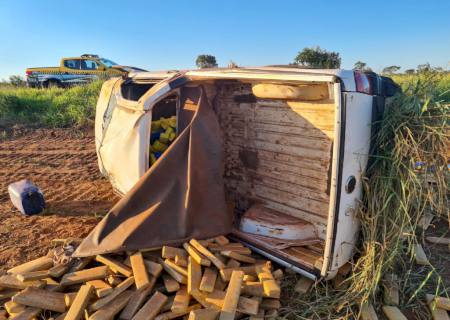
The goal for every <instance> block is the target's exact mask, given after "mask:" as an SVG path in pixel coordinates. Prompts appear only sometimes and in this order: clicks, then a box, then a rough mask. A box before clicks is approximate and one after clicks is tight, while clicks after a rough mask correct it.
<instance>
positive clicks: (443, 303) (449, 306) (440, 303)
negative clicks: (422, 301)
mask: <svg viewBox="0 0 450 320" xmlns="http://www.w3.org/2000/svg"><path fill="white" fill-rule="evenodd" d="M432 297H433V298H434V302H435V303H436V307H437V308H441V309H444V310H447V311H450V299H449V298H445V297H434V296H432Z"/></svg>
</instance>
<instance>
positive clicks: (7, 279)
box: [0, 274, 46, 289]
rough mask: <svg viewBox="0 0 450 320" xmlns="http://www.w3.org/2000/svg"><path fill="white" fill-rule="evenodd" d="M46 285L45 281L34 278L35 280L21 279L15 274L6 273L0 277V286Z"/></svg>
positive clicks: (22, 287)
mask: <svg viewBox="0 0 450 320" xmlns="http://www.w3.org/2000/svg"><path fill="white" fill-rule="evenodd" d="M45 285H46V282H45V281H42V280H33V281H23V282H22V281H20V280H19V279H17V277H16V275H15V274H5V275H3V276H1V277H0V288H11V289H25V288H28V287H34V288H43V287H44V286H45Z"/></svg>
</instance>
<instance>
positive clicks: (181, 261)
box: [174, 254, 188, 267]
mask: <svg viewBox="0 0 450 320" xmlns="http://www.w3.org/2000/svg"><path fill="white" fill-rule="evenodd" d="M174 261H175V264H176V265H177V266H180V267H187V265H188V261H187V257H184V256H180V255H178V254H177V255H176V256H175V260H174Z"/></svg>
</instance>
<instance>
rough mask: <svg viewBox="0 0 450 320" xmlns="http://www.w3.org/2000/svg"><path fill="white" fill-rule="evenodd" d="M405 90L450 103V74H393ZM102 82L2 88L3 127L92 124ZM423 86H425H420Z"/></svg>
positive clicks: (0, 115)
mask: <svg viewBox="0 0 450 320" xmlns="http://www.w3.org/2000/svg"><path fill="white" fill-rule="evenodd" d="M392 78H393V79H394V80H395V81H396V82H397V83H399V84H400V85H401V86H402V88H403V89H404V90H407V89H408V88H409V87H416V85H417V84H418V83H423V82H426V83H427V86H426V87H429V88H430V89H431V90H437V91H438V92H439V94H440V96H439V99H440V100H442V101H443V102H445V103H449V102H450V73H445V72H441V73H433V74H429V73H427V74H419V75H418V74H414V75H393V76H392ZM101 86H102V82H101V81H97V82H93V83H91V84H88V85H85V86H76V87H72V88H69V89H62V88H51V89H32V88H16V87H13V86H9V85H3V86H0V126H8V125H13V124H22V125H33V126H39V127H49V128H51V127H53V128H55V127H70V126H85V125H89V124H92V123H93V121H94V117H95V105H96V103H97V98H98V94H99V92H100V89H101ZM421 87H423V86H421Z"/></svg>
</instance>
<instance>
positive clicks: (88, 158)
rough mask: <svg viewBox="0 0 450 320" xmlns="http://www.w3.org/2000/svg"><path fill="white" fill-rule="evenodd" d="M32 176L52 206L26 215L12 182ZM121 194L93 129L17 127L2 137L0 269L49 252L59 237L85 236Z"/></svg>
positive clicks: (0, 144)
mask: <svg viewBox="0 0 450 320" xmlns="http://www.w3.org/2000/svg"><path fill="white" fill-rule="evenodd" d="M24 178H28V179H30V180H31V181H33V182H34V183H35V184H37V185H38V186H39V188H41V190H42V191H43V193H44V196H45V199H46V202H47V208H46V210H45V212H44V213H43V214H41V215H37V216H32V217H26V216H23V215H22V214H21V213H20V212H19V211H18V210H16V209H15V208H14V207H13V206H12V204H11V202H10V200H9V195H8V191H7V188H8V185H9V184H10V183H12V182H15V181H18V180H20V179H24ZM117 200H118V197H117V196H116V195H114V194H113V190H112V188H111V186H110V184H109V182H108V181H107V180H106V179H104V178H103V177H101V176H100V173H99V170H98V166H97V157H96V154H95V142H94V136H93V130H92V129H91V130H84V131H79V130H77V131H75V130H69V129H52V130H48V129H37V130H30V129H28V130H14V131H12V132H8V133H6V132H5V136H4V137H2V138H1V139H0V219H1V223H0V274H2V273H3V272H4V271H5V270H7V269H8V268H10V267H12V266H14V265H17V264H20V263H23V262H25V261H27V260H30V259H33V258H37V257H39V256H41V255H44V254H46V253H47V251H48V249H49V247H50V241H51V240H52V239H54V238H67V237H84V236H86V235H87V234H88V233H89V231H90V230H91V229H92V228H93V227H94V226H95V225H96V224H97V222H98V221H99V219H100V217H101V215H103V214H105V213H106V212H107V211H108V209H109V208H111V206H112V205H113V204H114V203H115V202H116V201H117Z"/></svg>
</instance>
